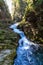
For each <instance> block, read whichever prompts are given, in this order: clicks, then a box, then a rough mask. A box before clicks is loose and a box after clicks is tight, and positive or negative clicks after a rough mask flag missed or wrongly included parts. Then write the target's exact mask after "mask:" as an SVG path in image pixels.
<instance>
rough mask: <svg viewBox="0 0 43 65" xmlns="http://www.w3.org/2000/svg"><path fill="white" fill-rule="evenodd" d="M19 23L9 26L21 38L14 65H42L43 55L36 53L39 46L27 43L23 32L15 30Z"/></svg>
mask: <svg viewBox="0 0 43 65" xmlns="http://www.w3.org/2000/svg"><path fill="white" fill-rule="evenodd" d="M18 25H19V23H16V24H13V25H11V26H10V28H11V29H13V31H14V32H16V33H18V34H19V35H20V37H21V39H20V40H19V42H18V43H19V47H18V48H17V58H16V59H15V60H14V65H43V58H42V57H43V54H42V53H41V54H40V53H39V52H38V48H39V45H38V44H34V43H33V42H31V41H29V40H28V39H27V38H26V36H25V35H24V32H22V31H20V30H19V29H17V26H18Z"/></svg>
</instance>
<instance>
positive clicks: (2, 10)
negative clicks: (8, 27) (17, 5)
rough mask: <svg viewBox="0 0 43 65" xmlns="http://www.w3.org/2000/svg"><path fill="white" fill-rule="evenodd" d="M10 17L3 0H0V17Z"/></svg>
mask: <svg viewBox="0 0 43 65" xmlns="http://www.w3.org/2000/svg"><path fill="white" fill-rule="evenodd" d="M6 18H7V19H11V15H10V13H9V11H8V7H7V5H6V4H5V2H4V0H0V19H6Z"/></svg>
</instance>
